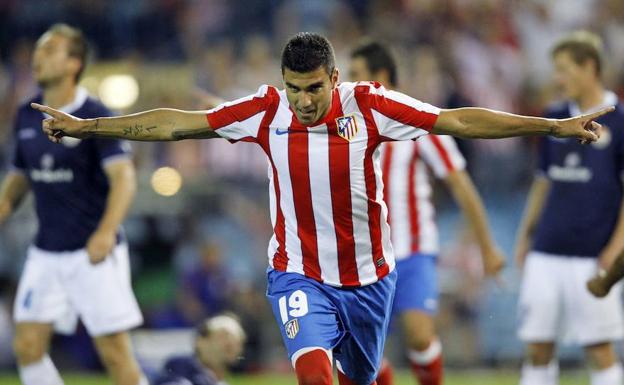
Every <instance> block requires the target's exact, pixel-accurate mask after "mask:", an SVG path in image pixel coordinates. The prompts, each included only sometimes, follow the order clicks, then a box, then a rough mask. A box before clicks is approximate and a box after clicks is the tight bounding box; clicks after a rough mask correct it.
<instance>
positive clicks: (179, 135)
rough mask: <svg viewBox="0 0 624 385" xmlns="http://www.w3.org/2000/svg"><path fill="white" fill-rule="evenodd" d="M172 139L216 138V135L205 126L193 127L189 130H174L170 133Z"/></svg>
mask: <svg viewBox="0 0 624 385" xmlns="http://www.w3.org/2000/svg"><path fill="white" fill-rule="evenodd" d="M172 136H173V139H174V140H182V139H210V138H216V137H218V135H217V134H216V133H215V132H214V131H212V130H209V129H206V128H195V129H189V130H174V131H173V133H172Z"/></svg>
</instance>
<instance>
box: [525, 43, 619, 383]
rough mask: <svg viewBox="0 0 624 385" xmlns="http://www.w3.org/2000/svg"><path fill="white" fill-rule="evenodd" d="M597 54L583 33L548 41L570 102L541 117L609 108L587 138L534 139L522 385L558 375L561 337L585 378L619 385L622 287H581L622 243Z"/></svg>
mask: <svg viewBox="0 0 624 385" xmlns="http://www.w3.org/2000/svg"><path fill="white" fill-rule="evenodd" d="M601 56H602V48H601V42H600V39H599V38H598V37H597V36H595V35H593V34H590V33H588V32H577V33H574V34H572V35H570V36H568V37H566V38H565V39H563V40H562V41H560V42H559V43H558V44H557V45H556V46H555V48H554V49H553V61H554V65H555V79H556V81H557V83H558V85H559V86H560V87H561V89H562V91H563V93H564V95H565V97H566V98H567V99H568V100H569V101H568V102H566V103H562V104H559V105H556V106H554V107H552V108H550V109H549V111H548V113H547V116H548V117H550V118H556V119H562V118H567V117H570V116H574V115H577V114H579V113H591V112H593V111H597V110H599V109H601V108H603V107H604V106H611V105H617V108H616V110H615V112H614V113H612V114H608V115H605V116H603V117H601V118H600V119H599V120H598V122H599V123H600V124H602V127H603V130H602V133H601V137H600V139H599V140H598V141H596V142H595V143H592V144H591V145H588V146H584V145H580V144H579V143H577V142H576V141H573V140H567V139H555V138H544V139H543V140H542V143H541V147H540V159H539V169H538V173H537V176H536V178H535V181H534V183H533V186H532V188H531V192H530V195H529V200H528V204H527V209H526V213H525V218H524V221H523V223H522V225H521V228H520V231H519V235H518V244H517V251H516V258H517V261H518V262H519V265H520V266H523V282H522V288H521V292H520V303H519V312H520V329H519V332H518V334H519V336H520V338H521V339H522V340H523V341H524V342H526V343H527V344H528V349H527V356H528V362H527V363H526V364H525V365H524V367H523V369H522V379H521V382H520V383H521V385H554V384H556V383H558V369H557V364H556V360H555V359H554V358H555V344H556V341H557V340H559V339H560V340H561V341H563V342H572V343H575V344H577V345H580V346H582V347H584V349H585V353H586V356H587V358H588V361H589V362H590V366H591V384H592V385H615V384H618V385H621V384H622V367H621V364H620V362H619V360H618V358H617V355H616V353H615V352H614V349H613V344H612V341H614V340H617V339H620V338H622V336H623V334H624V329H623V327H624V324H623V323H624V318H623V316H622V306H621V299H620V297H621V287H620V286H619V285H618V286H615V288H614V290H612V291H611V293H610V294H609V295H608V296H606V297H605V298H602V299H597V298H594V297H592V296H591V295H590V293H589V292H588V291H587V290H586V287H585V286H586V281H587V280H588V279H590V278H591V277H592V276H594V275H596V274H597V273H598V272H601V271H604V269H608V268H609V267H610V266H611V264H612V263H613V261H614V260H615V258H616V257H617V256H618V255H619V254H621V253H622V251H624V206H623V205H622V199H623V194H622V176H623V172H624V110H623V106H622V105H621V104H619V103H618V99H617V97H616V95H615V94H614V93H612V92H610V91H608V90H606V89H605V88H604V86H603V84H602V82H601V80H600V75H601V63H602V62H601ZM601 275H603V274H602V273H601ZM605 294H606V293H605Z"/></svg>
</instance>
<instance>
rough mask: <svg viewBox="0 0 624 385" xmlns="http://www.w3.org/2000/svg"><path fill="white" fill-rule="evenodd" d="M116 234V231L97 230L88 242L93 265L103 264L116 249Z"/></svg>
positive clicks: (88, 250) (88, 251) (90, 259)
mask: <svg viewBox="0 0 624 385" xmlns="http://www.w3.org/2000/svg"><path fill="white" fill-rule="evenodd" d="M115 241H116V234H115V232H114V231H108V230H96V231H95V232H94V233H93V234H91V237H89V240H88V241H87V253H88V254H89V261H91V263H92V264H94V265H95V264H98V263H100V262H102V261H103V260H104V259H105V258H106V256H108V255H109V254H110V253H111V251H112V250H113V247H115Z"/></svg>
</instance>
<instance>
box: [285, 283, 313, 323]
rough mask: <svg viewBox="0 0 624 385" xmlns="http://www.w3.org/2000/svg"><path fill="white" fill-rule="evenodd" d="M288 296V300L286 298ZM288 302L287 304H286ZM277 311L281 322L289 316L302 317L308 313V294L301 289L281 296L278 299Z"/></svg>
mask: <svg viewBox="0 0 624 385" xmlns="http://www.w3.org/2000/svg"><path fill="white" fill-rule="evenodd" d="M286 297H288V301H287V300H286ZM287 302H288V304H287ZM278 303H279V311H280V317H281V318H282V324H286V323H287V322H288V319H289V317H288V316H290V317H293V318H297V317H303V316H304V315H306V314H308V296H307V295H306V293H304V292H303V291H301V290H296V291H294V292H292V293H291V294H290V296H285V295H284V296H282V297H280V299H279V302H278Z"/></svg>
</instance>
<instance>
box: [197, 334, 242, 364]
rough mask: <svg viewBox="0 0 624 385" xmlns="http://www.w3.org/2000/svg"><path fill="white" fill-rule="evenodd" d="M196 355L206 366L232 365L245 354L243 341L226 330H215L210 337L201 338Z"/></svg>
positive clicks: (198, 341)
mask: <svg viewBox="0 0 624 385" xmlns="http://www.w3.org/2000/svg"><path fill="white" fill-rule="evenodd" d="M195 350H196V354H197V356H198V358H199V360H200V361H201V362H203V363H204V364H209V363H217V364H226V365H229V364H232V363H234V362H236V360H238V359H239V357H240V355H241V354H242V352H243V341H241V340H240V338H238V337H237V336H235V335H233V334H232V333H230V332H228V331H225V330H215V331H213V332H212V333H211V334H210V335H209V336H206V337H199V338H198V339H197V341H196V345H195Z"/></svg>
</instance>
